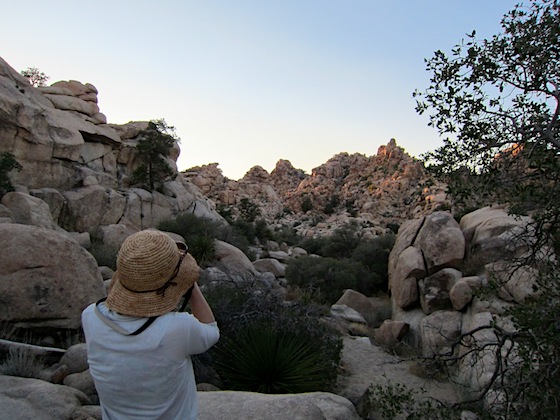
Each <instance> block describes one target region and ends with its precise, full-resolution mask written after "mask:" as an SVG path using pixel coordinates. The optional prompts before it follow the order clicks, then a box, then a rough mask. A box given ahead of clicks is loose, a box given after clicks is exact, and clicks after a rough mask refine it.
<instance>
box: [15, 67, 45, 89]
mask: <svg viewBox="0 0 560 420" xmlns="http://www.w3.org/2000/svg"><path fill="white" fill-rule="evenodd" d="M20 74H21V75H22V76H23V77H26V78H27V80H29V83H31V86H34V87H39V86H45V84H46V83H47V81H48V80H49V79H50V77H49V76H47V75H46V74H45V73H43V72H42V71H41V70H39V69H38V68H37V67H28V68H27V69H25V70H22V71H21V72H20Z"/></svg>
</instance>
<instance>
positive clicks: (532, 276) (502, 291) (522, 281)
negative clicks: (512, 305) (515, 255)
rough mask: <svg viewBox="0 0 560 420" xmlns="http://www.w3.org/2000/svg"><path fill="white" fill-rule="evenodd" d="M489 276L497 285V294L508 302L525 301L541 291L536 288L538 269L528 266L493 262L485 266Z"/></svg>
mask: <svg viewBox="0 0 560 420" xmlns="http://www.w3.org/2000/svg"><path fill="white" fill-rule="evenodd" d="M485 270H486V272H487V275H488V277H489V278H492V279H493V280H494V281H495V282H496V284H497V285H498V287H499V290H498V296H499V297H500V298H502V299H503V300H505V301H508V302H512V301H513V302H516V303H525V302H527V301H530V300H532V299H534V298H536V297H537V296H539V295H540V294H541V293H542V290H539V289H538V288H537V279H538V275H539V273H538V271H537V270H535V269H534V268H532V267H529V266H512V265H511V264H508V263H507V262H503V261H502V262H495V263H490V264H487V265H486V266H485Z"/></svg>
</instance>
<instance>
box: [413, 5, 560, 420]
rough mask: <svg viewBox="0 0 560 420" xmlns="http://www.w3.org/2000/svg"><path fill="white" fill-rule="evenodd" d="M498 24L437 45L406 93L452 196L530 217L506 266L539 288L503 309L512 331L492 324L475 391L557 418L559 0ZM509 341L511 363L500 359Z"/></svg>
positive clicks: (501, 413)
mask: <svg viewBox="0 0 560 420" xmlns="http://www.w3.org/2000/svg"><path fill="white" fill-rule="evenodd" d="M501 23H502V29H503V31H502V32H501V33H499V34H497V35H494V36H493V37H491V38H490V39H484V40H479V39H477V38H476V33H475V32H473V33H472V34H470V35H468V36H467V38H466V41H463V42H461V43H460V44H459V45H456V46H455V47H454V48H453V49H452V51H451V55H450V56H448V55H446V54H445V53H444V52H442V51H436V52H435V54H434V56H433V57H432V58H431V59H430V60H427V69H428V71H430V72H431V74H432V78H431V84H430V86H429V87H428V88H427V89H426V90H425V91H424V92H418V91H416V92H415V93H414V95H415V97H416V98H417V111H418V112H419V113H420V114H422V113H429V117H430V125H432V126H434V127H435V128H437V130H438V131H439V133H440V135H441V136H443V137H444V141H443V145H442V146H441V147H440V148H438V149H437V150H435V151H433V152H431V153H428V154H427V155H426V159H427V162H428V163H429V168H430V169H431V170H433V171H434V172H435V174H436V175H438V176H439V177H440V178H441V179H443V180H444V181H445V182H447V183H448V186H449V192H450V193H451V194H452V195H453V196H454V197H455V199H456V200H457V201H456V202H457V204H459V205H462V206H463V207H464V208H467V207H470V206H479V205H483V204H489V203H495V202H503V203H507V204H509V208H510V212H512V213H514V214H528V215H530V216H532V218H533V220H534V225H533V226H531V227H530V229H528V232H530V233H531V235H532V238H533V239H532V242H531V251H532V252H529V253H527V254H525V255H523V256H522V259H518V260H515V261H512V262H511V264H512V266H515V265H521V264H525V265H527V264H531V265H532V266H533V267H536V268H538V270H539V271H538V272H539V279H538V284H537V285H536V286H535V287H536V288H537V289H540V291H541V292H542V293H541V294H540V297H538V298H537V299H536V301H535V302H530V303H526V304H523V305H518V306H516V307H515V308H514V309H513V310H511V311H510V312H509V315H511V317H512V320H513V322H514V324H515V326H516V331H515V332H514V333H512V332H508V331H503V330H499V329H498V328H497V327H493V328H494V331H493V332H494V333H495V334H496V336H497V337H498V338H499V340H498V341H497V343H496V346H497V350H496V352H495V357H496V366H498V367H499V369H496V371H495V372H494V375H493V377H492V381H491V383H490V384H489V386H488V387H487V389H485V390H483V391H484V392H489V391H491V389H494V390H498V392H499V393H500V401H501V404H500V405H499V406H497V407H494V410H495V413H496V415H497V416H498V417H500V418H528V417H532V418H559V417H560V402H559V400H558V395H559V393H560V386H559V384H560V354H559V352H558V349H559V348H560V329H559V328H558V326H559V325H560V312H559V311H558V308H559V306H560V305H559V302H560V278H559V276H558V272H559V267H558V261H559V260H558V254H559V251H560V239H559V237H560V230H559V223H560V182H559V181H560V123H559V116H560V60H559V59H560V48H559V45H560V2H559V1H558V0H542V1H536V0H533V1H531V2H530V5H529V6H528V7H523V6H522V5H518V6H516V7H515V8H514V9H513V10H512V11H510V12H508V13H507V14H506V15H505V16H504V17H503V19H502V22H501ZM520 236H522V235H520ZM518 239H520V240H522V239H525V240H526V239H527V237H526V235H525V236H524V237H519V238H518ZM544 245H547V246H549V245H553V246H552V248H550V247H549V248H548V249H549V250H550V249H552V255H551V254H550V253H549V254H543V253H542V251H543V250H544V249H546V248H543V246H544ZM554 254H555V255H554ZM468 334H470V332H467V335H468ZM461 339H463V338H461ZM508 348H510V349H511V348H515V349H516V350H515V352H516V354H517V355H518V357H517V358H514V361H513V362H514V363H510V364H508V363H507V361H506V360H505V359H504V358H503V357H502V355H503V354H505V353H506V352H507V351H508ZM481 350H482V349H481ZM471 351H474V350H471ZM510 351H511V350H510Z"/></svg>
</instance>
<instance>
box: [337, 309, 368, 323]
mask: <svg viewBox="0 0 560 420" xmlns="http://www.w3.org/2000/svg"><path fill="white" fill-rule="evenodd" d="M331 315H332V316H334V317H335V318H339V319H342V320H343V321H346V322H353V323H356V324H367V321H366V320H365V318H364V317H363V316H362V315H361V314H360V313H359V312H358V311H356V310H354V309H352V308H350V307H348V306H346V305H332V306H331Z"/></svg>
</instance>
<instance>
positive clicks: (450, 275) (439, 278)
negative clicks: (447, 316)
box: [418, 268, 463, 315]
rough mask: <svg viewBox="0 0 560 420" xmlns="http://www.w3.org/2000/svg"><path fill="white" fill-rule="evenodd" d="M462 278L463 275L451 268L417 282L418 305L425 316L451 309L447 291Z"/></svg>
mask: <svg viewBox="0 0 560 420" xmlns="http://www.w3.org/2000/svg"><path fill="white" fill-rule="evenodd" d="M461 277H463V274H462V273H461V272H460V271H458V270H455V269H453V268H444V269H443V270H440V271H438V272H437V273H435V274H432V275H431V276H429V277H426V278H425V279H422V280H420V281H419V282H418V286H419V291H420V305H421V306H422V310H423V311H424V313H425V314H427V315H428V314H431V313H432V312H435V311H439V310H444V309H451V308H452V304H451V300H450V299H449V290H451V288H452V287H453V285H454V284H455V283H456V282H457V280H459V279H460V278H461Z"/></svg>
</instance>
